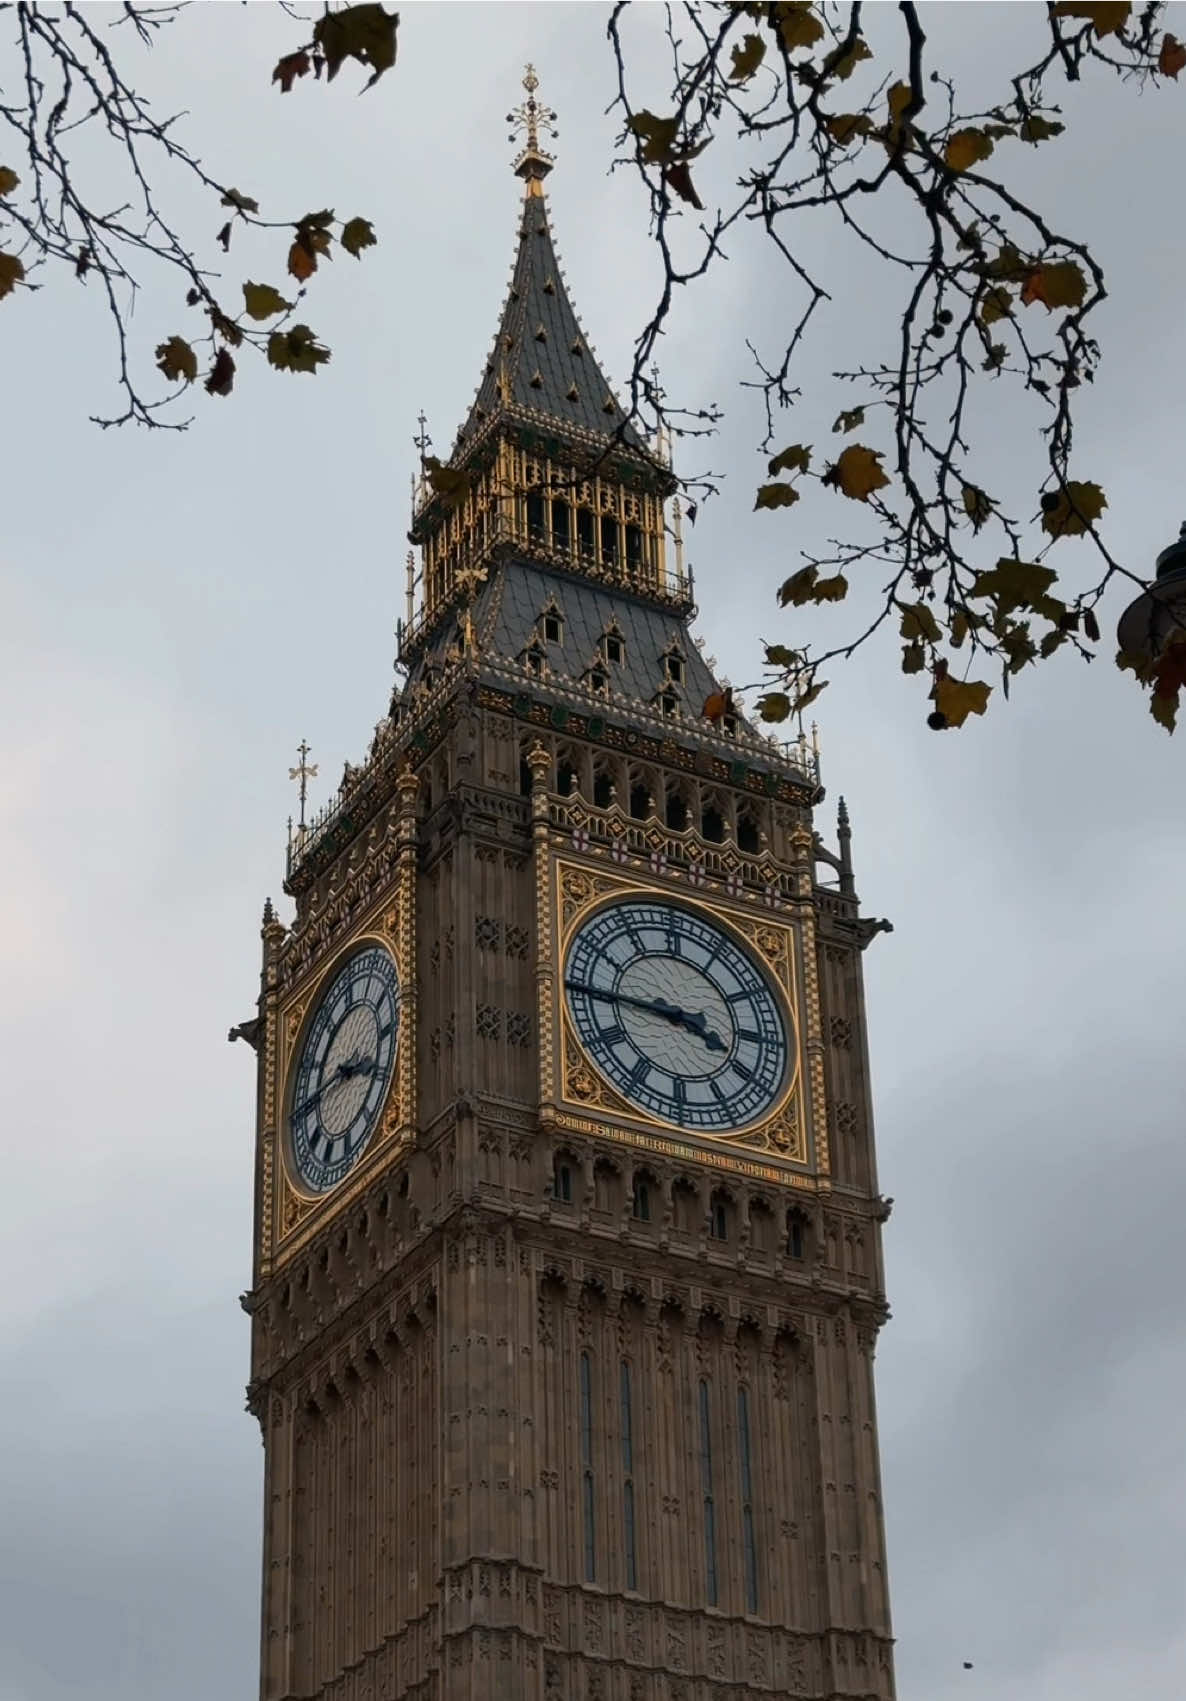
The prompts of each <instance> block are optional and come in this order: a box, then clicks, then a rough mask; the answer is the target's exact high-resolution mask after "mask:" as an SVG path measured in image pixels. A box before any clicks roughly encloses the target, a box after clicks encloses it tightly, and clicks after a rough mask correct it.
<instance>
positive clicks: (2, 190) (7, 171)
mask: <svg viewBox="0 0 1186 1701" xmlns="http://www.w3.org/2000/svg"><path fill="white" fill-rule="evenodd" d="M19 182H20V178H19V177H18V176H17V174H16V172H15V171H13V170H12V168H11V166H7V165H0V196H4V195H11V194H12V192H13V190H14V189H15V188H16V186H17V184H18V183H19Z"/></svg>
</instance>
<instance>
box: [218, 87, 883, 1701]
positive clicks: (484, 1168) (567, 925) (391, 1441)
mask: <svg viewBox="0 0 1186 1701" xmlns="http://www.w3.org/2000/svg"><path fill="white" fill-rule="evenodd" d="M525 87H526V89H527V99H526V101H525V103H524V105H523V106H522V108H521V109H520V113H519V119H520V124H521V128H522V130H523V132H524V143H525V145H524V146H523V148H522V151H521V153H520V154H519V157H518V159H517V161H516V171H517V173H518V175H519V177H520V178H521V179H522V180H523V185H524V195H523V200H522V204H521V209H520V213H519V223H518V233H517V240H518V248H517V260H516V265H515V270H514V275H513V278H512V281H511V285H510V289H509V292H508V294H507V298H506V301H505V303H504V305H503V310H502V316H501V320H500V323H499V327H498V333H497V337H496V339H495V343H494V347H493V349H492V351H491V354H490V358H489V360H488V362H487V364H486V367H485V370H484V373H483V376H482V379H481V383H480V384H479V387H478V391H477V395H476V397H475V400H474V402H473V405H472V407H471V409H470V412H469V416H468V418H467V419H466V421H465V423H464V426H463V427H462V429H461V431H460V432H459V433H458V436H457V440H456V443H455V445H454V448H453V451H452V454H451V456H450V457H449V459H448V461H447V462H443V463H439V462H435V461H431V460H426V463H425V473H426V476H425V479H424V480H423V482H422V485H421V487H420V491H419V495H418V499H417V503H416V507H415V514H414V521H413V530H412V541H413V543H414V544H415V545H416V548H417V550H418V551H419V562H420V575H419V583H420V585H421V586H422V591H421V594H420V596H419V599H418V600H417V601H414V602H413V603H412V604H411V605H410V607H409V618H408V619H407V620H406V621H405V622H404V623H403V625H402V627H401V634H400V660H401V663H402V669H403V679H402V683H401V685H400V687H399V688H398V689H397V691H396V692H395V694H394V696H393V697H392V700H391V706H390V710H389V714H388V716H387V718H386V719H385V720H384V721H383V722H382V723H381V724H380V727H379V729H378V731H377V733H376V735H375V739H374V742H373V743H372V745H371V749H370V753H369V757H368V759H367V760H366V762H365V763H363V764H362V765H361V766H359V767H357V768H348V771H347V774H346V777H345V779H344V781H343V784H342V787H341V789H340V791H339V793H338V795H337V796H336V798H335V799H334V800H333V802H332V803H331V804H330V805H329V806H328V807H327V808H326V809H325V810H324V811H323V812H322V814H321V815H320V816H319V817H317V818H315V819H314V820H313V821H312V822H311V823H310V825H309V826H308V827H307V828H304V829H302V830H301V831H300V832H299V833H298V835H297V837H296V839H295V840H294V842H293V844H292V846H291V850H290V857H289V868H288V878H287V882H286V888H285V889H286V891H287V892H288V893H289V895H290V897H291V898H292V899H293V900H294V902H295V918H294V920H293V921H292V924H291V925H290V926H287V927H286V926H285V925H283V923H282V922H281V921H280V920H279V919H278V918H277V917H276V916H275V914H274V913H273V911H272V908H271V905H270V904H269V905H268V906H267V907H266V909H265V913H264V926H263V975H262V985H261V994H260V1003H259V1016H258V1019H257V1020H256V1021H254V1022H252V1023H249V1024H245V1025H244V1028H243V1029H242V1030H240V1031H241V1032H243V1033H245V1034H246V1036H247V1037H248V1038H249V1039H250V1040H251V1041H252V1043H253V1044H254V1045H255V1046H256V1048H257V1051H258V1057H259V1084H258V1135H257V1165H256V1210H255V1251H254V1275H253V1284H252V1288H251V1291H250V1293H249V1294H247V1295H245V1296H244V1302H243V1303H244V1305H245V1308H246V1309H247V1310H248V1311H249V1312H250V1314H251V1319H252V1374H251V1382H250V1386H249V1391H248V1393H249V1404H250V1407H251V1410H252V1411H253V1412H254V1413H255V1415H256V1416H257V1418H258V1419H259V1422H260V1425H261V1428H262V1432H263V1441H264V1458H265V1489H264V1559H263V1615H262V1617H263V1629H262V1650H261V1652H262V1676H261V1696H262V1698H263V1701H290V1698H293V1701H295V1698H297V1697H301V1698H306V1697H307V1698H313V1697H316V1698H318V1701H400V1698H404V1697H407V1698H409V1701H413V1698H414V1701H495V1698H500V1701H501V1698H506V1701H519V1698H523V1701H759V1698H763V1697H780V1698H781V1697H787V1696H804V1697H812V1698H817V1701H834V1698H838V1697H853V1698H856V1697H863V1698H869V1701H872V1698H876V1701H889V1698H890V1697H891V1696H892V1694H893V1678H892V1662H891V1639H890V1620H889V1608H888V1600H887V1588H886V1575H885V1550H884V1539H883V1523H882V1509H881V1494H880V1480H879V1469H878V1448H877V1430H876V1419H875V1412H874V1397H873V1350H874V1343H875V1340H876V1336H877V1332H878V1328H879V1326H880V1324H881V1323H882V1322H883V1321H884V1319H885V1317H886V1315H887V1313H886V1306H885V1299H884V1295H883V1292H882V1286H883V1284H882V1261H881V1248H880V1225H881V1223H882V1221H883V1220H884V1218H885V1216H886V1212H887V1207H886V1205H885V1204H884V1203H883V1202H882V1200H881V1199H880V1196H879V1194H878V1191H877V1182H876V1172H875V1165H874V1150H873V1130H872V1122H871V1115H870V1100H869V1085H868V1065H867V1053H866V1045H865V1018H864V1005H863V1001H862V990H861V952H862V949H863V948H864V946H865V945H867V944H868V942H869V940H870V939H871V937H872V936H873V934H874V932H875V931H876V929H877V925H878V924H874V923H872V922H869V921H867V920H865V919H863V918H861V916H860V915H859V911H858V902H857V898H856V895H855V892H854V887H853V880H852V871H851V863H850V857H849V835H848V826H847V820H846V818H845V816H844V812H843V806H841V816H840V828H839V835H838V841H837V849H836V850H835V851H834V852H833V851H831V850H829V849H827V848H826V847H825V845H824V843H823V840H822V838H821V837H820V836H819V834H818V833H817V832H816V831H815V830H814V827H813V810H814V809H815V807H816V806H817V805H818V804H819V802H820V800H821V799H822V796H823V792H822V789H821V786H820V781H819V772H818V762H817V760H816V758H815V756H814V754H813V753H812V752H811V751H810V750H808V749H806V748H805V747H803V746H801V745H800V746H794V745H792V746H789V747H787V746H781V745H772V744H771V742H770V741H769V740H768V739H766V738H765V737H763V736H761V735H760V734H758V733H757V732H755V731H754V730H753V729H752V728H751V727H750V726H749V725H748V724H747V723H746V721H745V719H744V717H743V716H742V715H741V714H737V715H736V716H732V715H727V716H725V717H724V718H722V719H719V720H717V721H714V722H710V721H708V720H706V719H705V718H704V717H703V714H702V708H703V705H704V704H705V702H706V700H707V699H708V698H709V697H710V696H712V695H713V694H714V693H719V691H720V686H719V683H718V682H717V681H716V680H715V679H714V677H713V674H712V672H711V670H710V668H709V666H708V664H707V663H706V661H705V659H704V658H703V656H702V654H701V651H700V648H699V647H698V645H697V642H696V641H695V639H694V638H693V636H692V634H691V631H690V629H689V621H690V619H691V616H692V613H693V609H692V603H691V596H690V589H689V584H688V580H687V578H686V576H685V573H684V570H683V564H682V560H681V556H680V552H679V551H678V550H674V551H673V550H671V549H670V548H669V543H670V539H671V523H670V517H671V514H672V510H673V497H674V495H675V491H676V481H675V479H674V477H673V475H672V473H671V470H670V467H669V465H668V463H667V458H666V455H665V453H664V452H663V450H662V449H661V448H659V449H656V448H654V447H653V446H651V445H649V444H648V443H647V442H645V441H644V440H643V438H642V437H641V436H639V435H638V433H637V432H636V431H635V430H634V428H633V426H632V425H630V424H629V423H626V422H625V421H624V416H623V414H622V412H621V410H620V407H619V404H618V402H617V400H616V399H615V397H614V395H613V393H612V392H611V390H610V388H609V385H608V384H607V382H606V380H605V378H604V376H603V375H602V373H601V371H600V369H599V366H598V362H597V359H596V356H595V355H594V352H593V350H592V349H591V347H590V345H589V343H588V341H587V339H586V337H585V334H584V331H583V330H582V329H581V326H580V324H579V322H578V320H577V318H576V315H575V313H574V311H573V308H572V306H571V304H570V301H569V298H568V293H567V287H566V284H565V280H564V277H563V274H562V272H561V269H560V264H559V261H558V259H557V256H556V250H555V247H554V245H553V239H552V234H551V229H550V224H549V214H548V208H547V204H546V201H545V198H544V193H543V184H544V179H545V177H546V175H547V174H548V172H549V171H550V169H551V165H552V161H551V159H550V157H549V155H548V154H547V153H546V152H545V151H544V148H543V146H542V144H541V131H544V130H545V129H547V127H548V126H549V124H550V120H551V114H550V113H549V112H548V110H547V109H546V108H544V107H542V106H540V105H539V104H538V102H537V101H536V98H535V87H536V84H535V77H534V74H533V73H532V72H531V71H530V69H529V72H528V76H527V79H526V81H525Z"/></svg>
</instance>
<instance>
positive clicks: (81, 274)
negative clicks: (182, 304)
mask: <svg viewBox="0 0 1186 1701" xmlns="http://www.w3.org/2000/svg"><path fill="white" fill-rule="evenodd" d="M93 259H94V254H93V253H92V252H91V249H90V246H89V244H87V245H84V246H83V247H82V248H80V249H79V250H78V253H77V254H76V255H75V256H74V276H75V277H76V278H81V279H82V280H83V282H84V283H85V281H86V275H87V273H88V272H89V271H90V268H91V261H92V260H93ZM187 300H188V298H187ZM188 305H190V306H192V305H193V303H192V302H189V303H188Z"/></svg>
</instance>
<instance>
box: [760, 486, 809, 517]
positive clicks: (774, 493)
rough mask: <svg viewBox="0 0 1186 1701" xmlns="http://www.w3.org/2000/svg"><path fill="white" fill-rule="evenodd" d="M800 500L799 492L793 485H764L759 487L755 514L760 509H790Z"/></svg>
mask: <svg viewBox="0 0 1186 1701" xmlns="http://www.w3.org/2000/svg"><path fill="white" fill-rule="evenodd" d="M798 500H799V492H798V491H797V490H796V489H795V487H794V485H793V484H763V485H759V487H758V494H757V496H756V497H755V499H754V510H755V512H756V511H757V510H758V509H759V508H789V507H790V506H791V504H792V503H793V502H797V501H798Z"/></svg>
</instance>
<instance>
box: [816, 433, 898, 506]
mask: <svg viewBox="0 0 1186 1701" xmlns="http://www.w3.org/2000/svg"><path fill="white" fill-rule="evenodd" d="M824 483H825V484H830V485H832V486H833V487H834V488H835V489H836V490H839V491H841V492H842V493H843V494H844V495H845V496H848V497H851V498H852V500H853V501H854V502H867V501H868V500H869V498H870V496H871V495H872V494H873V492H874V491H875V490H881V489H882V488H883V487H884V486H885V485H887V484H888V483H889V479H888V477H887V476H886V473H885V471H884V469H883V468H882V466H881V451H880V450H879V449H866V448H865V447H864V445H863V444H861V443H850V444H849V446H848V448H847V449H845V450H844V451H843V453H842V454H841V455H840V456H839V458H838V459H837V461H836V463H835V465H834V466H831V467H829V468H828V470H827V472H826V473H825V474H824Z"/></svg>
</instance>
